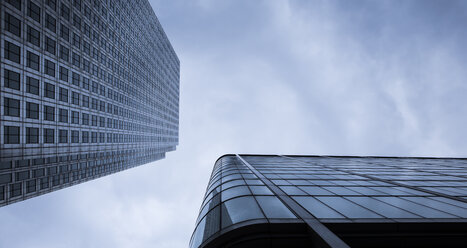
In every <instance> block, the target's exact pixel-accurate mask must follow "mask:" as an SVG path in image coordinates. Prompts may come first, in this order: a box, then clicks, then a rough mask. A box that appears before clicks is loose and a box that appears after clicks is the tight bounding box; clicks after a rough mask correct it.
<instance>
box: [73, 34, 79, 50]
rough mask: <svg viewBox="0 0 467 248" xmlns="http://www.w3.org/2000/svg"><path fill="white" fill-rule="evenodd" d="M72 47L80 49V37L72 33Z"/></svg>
mask: <svg viewBox="0 0 467 248" xmlns="http://www.w3.org/2000/svg"><path fill="white" fill-rule="evenodd" d="M72 44H73V46H75V47H77V48H78V49H80V47H81V37H80V36H79V35H78V34H76V33H73V42H72Z"/></svg>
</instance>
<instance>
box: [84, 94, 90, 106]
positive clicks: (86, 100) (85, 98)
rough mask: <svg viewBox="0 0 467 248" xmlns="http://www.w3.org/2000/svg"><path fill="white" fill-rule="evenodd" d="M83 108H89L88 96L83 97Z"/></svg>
mask: <svg viewBox="0 0 467 248" xmlns="http://www.w3.org/2000/svg"><path fill="white" fill-rule="evenodd" d="M82 105H83V107H86V108H89V96H86V95H83V104H82Z"/></svg>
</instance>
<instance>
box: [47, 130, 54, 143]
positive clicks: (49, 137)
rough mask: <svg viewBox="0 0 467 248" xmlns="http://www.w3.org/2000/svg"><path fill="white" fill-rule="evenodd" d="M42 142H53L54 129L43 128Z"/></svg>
mask: <svg viewBox="0 0 467 248" xmlns="http://www.w3.org/2000/svg"><path fill="white" fill-rule="evenodd" d="M44 143H46V144H53V143H55V129H51V128H44Z"/></svg>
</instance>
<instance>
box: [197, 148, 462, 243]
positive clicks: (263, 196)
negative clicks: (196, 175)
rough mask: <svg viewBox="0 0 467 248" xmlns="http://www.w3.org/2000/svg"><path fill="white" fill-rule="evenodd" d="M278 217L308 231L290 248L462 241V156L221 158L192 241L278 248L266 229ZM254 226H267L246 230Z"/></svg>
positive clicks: (214, 171) (270, 232)
mask: <svg viewBox="0 0 467 248" xmlns="http://www.w3.org/2000/svg"><path fill="white" fill-rule="evenodd" d="M278 223H279V224H280V225H284V223H288V224H292V223H295V225H296V226H300V225H302V226H303V225H306V226H307V229H308V230H309V232H308V234H304V233H306V232H302V233H300V232H297V233H295V235H296V236H297V235H305V236H306V235H308V236H309V238H308V239H306V238H305V240H301V241H299V242H295V241H294V242H291V243H289V245H290V246H289V247H309V246H306V245H318V246H319V247H349V246H350V247H402V246H403V247H416V246H417V245H415V244H418V246H419V247H432V246H438V247H439V245H440V242H442V244H443V245H442V246H443V247H462V245H465V244H466V242H467V231H466V230H467V160H466V159H448V158H397V157H394V158H390V157H329V156H326V157H324V156H323V157H320V156H260V155H225V156H223V157H221V158H220V159H219V160H218V161H217V162H216V164H215V166H214V169H213V172H212V175H211V179H210V181H209V184H208V187H207V190H206V195H205V197H204V201H203V203H202V206H201V209H200V214H199V217H198V220H197V221H196V228H195V231H194V233H193V236H192V238H191V242H190V247H192V248H195V247H251V245H252V244H255V245H258V244H262V247H276V246H274V244H275V241H274V240H280V239H284V235H282V236H281V235H278V234H277V233H273V232H272V231H270V230H272V229H277V226H278ZM261 225H270V226H274V228H272V227H270V228H269V229H268V230H269V231H264V232H260V231H259V230H257V231H258V234H257V235H256V234H255V235H253V234H254V233H255V231H254V230H255V228H254V227H255V226H258V228H261ZM246 227H249V229H248V231H246V232H244V233H241V232H240V231H239V229H242V228H243V229H245V228H246ZM258 228H256V229H258ZM279 229H280V228H279ZM235 231H237V232H239V233H241V235H240V234H238V235H237V236H235V235H234V234H231V233H234V232H235ZM252 233H253V234H252ZM279 233H280V232H279ZM310 233H311V234H310ZM293 235H294V233H292V234H290V233H289V234H288V235H286V236H287V237H289V238H290V239H293V237H295V236H293ZM249 236H251V237H250V238H248V237H249ZM265 237H268V238H265ZM316 237H318V239H316ZM433 239H435V240H434V241H433ZM316 240H319V242H321V243H319V244H317V243H316ZM253 241H254V242H259V243H248V242H253ZM261 242H263V243H261ZM402 244H405V246H404V245H402ZM301 245H305V246H301Z"/></svg>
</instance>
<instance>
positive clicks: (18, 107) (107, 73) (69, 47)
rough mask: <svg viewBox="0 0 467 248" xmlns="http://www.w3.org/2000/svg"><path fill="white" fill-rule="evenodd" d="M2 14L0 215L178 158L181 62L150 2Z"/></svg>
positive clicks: (65, 3)
mask: <svg viewBox="0 0 467 248" xmlns="http://www.w3.org/2000/svg"><path fill="white" fill-rule="evenodd" d="M0 7H1V12H0V19H1V33H0V44H1V56H0V58H1V68H0V71H1V72H0V73H1V74H0V75H1V76H0V78H1V91H0V98H1V100H0V101H1V116H0V132H1V140H0V206H3V205H6V204H10V203H13V202H17V201H21V200H24V199H27V198H30V197H34V196H37V195H40V194H44V193H47V192H50V191H54V190H57V189H60V188H63V187H68V186H71V185H74V184H77V183H81V182H85V181H88V180H91V179H94V178H98V177H101V176H104V175H108V174H112V173H115V172H118V171H121V170H125V169H128V168H131V167H134V166H138V165H141V164H145V163H148V162H151V161H154V160H158V159H161V158H164V156H165V153H166V152H168V151H173V150H175V147H176V145H177V144H178V123H179V77H180V75H179V71H180V62H179V60H178V58H177V55H176V54H175V52H174V50H173V48H172V46H171V44H170V42H169V40H168V38H167V36H166V35H165V33H164V30H163V29H162V27H161V25H160V23H159V21H158V19H157V17H156V15H155V14H154V12H153V10H152V8H151V6H150V4H149V2H148V1H147V0H3V1H1V2H0Z"/></svg>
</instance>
